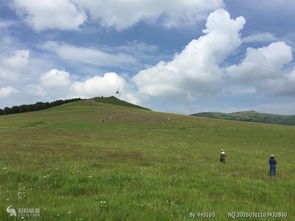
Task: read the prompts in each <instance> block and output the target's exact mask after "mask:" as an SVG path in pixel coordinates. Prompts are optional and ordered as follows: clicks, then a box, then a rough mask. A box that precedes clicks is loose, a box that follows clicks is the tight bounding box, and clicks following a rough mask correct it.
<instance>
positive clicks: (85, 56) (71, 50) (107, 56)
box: [42, 42, 136, 67]
mask: <svg viewBox="0 0 295 221" xmlns="http://www.w3.org/2000/svg"><path fill="white" fill-rule="evenodd" d="M42 48H44V49H46V50H49V51H53V52H55V53H56V54H57V55H58V56H59V57H60V58H61V59H63V60H66V61H70V62H78V63H83V64H91V65H95V66H112V67H120V66H122V65H124V64H134V63H136V59H135V58H133V57H131V56H129V55H127V54H124V53H118V54H111V53H107V52H104V51H102V50H99V49H94V48H85V47H77V46H73V45H68V44H59V43H56V42H47V43H45V44H44V45H43V46H42Z"/></svg>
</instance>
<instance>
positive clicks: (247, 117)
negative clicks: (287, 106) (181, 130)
mask: <svg viewBox="0 0 295 221" xmlns="http://www.w3.org/2000/svg"><path fill="white" fill-rule="evenodd" d="M192 116H199V117H209V118H217V119H224V120H239V121H249V122H260V123H271V124H286V125H295V116H294V115H279V114H264V113H258V112H256V111H242V112H234V113H229V114H226V113H219V112H203V113H198V114H192Z"/></svg>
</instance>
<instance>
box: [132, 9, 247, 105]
mask: <svg viewBox="0 0 295 221" xmlns="http://www.w3.org/2000/svg"><path fill="white" fill-rule="evenodd" d="M244 24H245V19H244V18H243V17H238V18H236V19H231V18H230V15H229V13H228V12H226V11H225V10H223V9H219V10H216V11H215V12H213V13H211V14H210V15H209V17H208V19H207V23H206V29H205V30H204V31H203V32H204V34H205V35H204V36H201V37H200V38H199V39H196V40H192V41H191V42H190V43H189V44H188V45H187V46H186V47H185V49H184V50H183V51H182V52H180V53H179V54H177V55H175V57H174V59H173V60H172V61H170V62H167V63H166V62H160V63H158V64H157V65H156V66H154V67H151V68H149V69H146V70H142V71H140V72H139V73H138V74H137V75H136V76H135V77H133V81H134V82H135V83H136V85H137V86H138V88H139V91H140V92H142V93H144V94H148V95H150V96H163V97H170V98H177V97H179V98H182V99H184V98H188V99H193V98H195V97H196V96H197V95H199V94H212V93H216V92H218V91H219V90H220V89H221V82H222V74H223V70H222V69H221V68H220V67H219V65H220V64H221V63H222V62H223V60H224V59H225V58H226V57H227V56H228V55H229V54H230V53H231V52H232V51H233V50H235V49H236V48H237V47H238V46H239V45H240V44H241V39H240V33H239V32H240V30H241V29H242V28H243V26H244Z"/></svg>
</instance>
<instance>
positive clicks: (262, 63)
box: [227, 42, 292, 83]
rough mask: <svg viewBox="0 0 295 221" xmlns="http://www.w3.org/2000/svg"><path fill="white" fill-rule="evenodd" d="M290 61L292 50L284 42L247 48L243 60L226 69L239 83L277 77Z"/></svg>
mask: <svg viewBox="0 0 295 221" xmlns="http://www.w3.org/2000/svg"><path fill="white" fill-rule="evenodd" d="M291 60H292V48H291V47H290V46H289V45H287V44H286V43H285V42H275V43H271V44H270V45H268V46H267V47H263V48H258V49H254V48H248V49H247V54H246V57H245V59H244V60H243V61H242V62H241V63H240V64H238V65H232V66H230V67H228V68H227V72H228V75H229V76H230V78H232V79H233V80H236V81H239V82H243V83H245V82H256V81H258V80H263V79H269V78H274V77H278V76H280V75H281V73H282V69H283V67H284V65H285V64H287V63H289V62H290V61H291Z"/></svg>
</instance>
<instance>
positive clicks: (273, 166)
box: [269, 155, 277, 177]
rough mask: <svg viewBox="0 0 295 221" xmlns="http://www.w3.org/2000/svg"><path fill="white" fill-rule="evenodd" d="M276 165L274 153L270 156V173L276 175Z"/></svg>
mask: <svg viewBox="0 0 295 221" xmlns="http://www.w3.org/2000/svg"><path fill="white" fill-rule="evenodd" d="M276 166H277V161H276V160H275V156H274V155H270V158H269V175H270V176H272V177H274V176H275V175H276Z"/></svg>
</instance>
